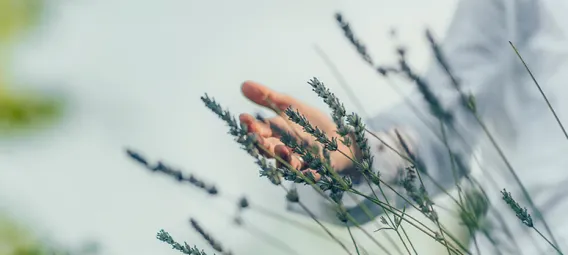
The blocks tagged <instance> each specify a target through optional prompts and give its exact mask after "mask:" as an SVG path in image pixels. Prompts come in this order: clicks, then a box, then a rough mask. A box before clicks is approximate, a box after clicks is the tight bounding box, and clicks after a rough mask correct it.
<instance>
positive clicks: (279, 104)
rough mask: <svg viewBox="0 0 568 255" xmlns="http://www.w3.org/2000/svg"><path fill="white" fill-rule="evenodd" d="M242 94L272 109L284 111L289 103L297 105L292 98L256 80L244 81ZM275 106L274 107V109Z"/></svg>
mask: <svg viewBox="0 0 568 255" xmlns="http://www.w3.org/2000/svg"><path fill="white" fill-rule="evenodd" d="M241 90H242V92H243V95H244V96H245V97H247V98H248V99H249V100H251V101H253V102H254V103H256V104H258V105H260V106H264V107H267V108H270V109H271V110H273V111H276V112H277V113H279V112H278V111H284V110H286V108H288V107H290V106H291V105H292V106H294V107H299V104H300V103H299V102H298V101H297V100H295V99H294V98H292V97H290V96H287V95H284V94H282V93H279V92H276V91H274V90H272V89H270V88H268V87H266V86H264V85H261V84H260V83H258V82H254V81H245V82H244V83H243V85H242V87H241ZM274 108H276V109H274Z"/></svg>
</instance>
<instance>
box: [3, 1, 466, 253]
mask: <svg viewBox="0 0 568 255" xmlns="http://www.w3.org/2000/svg"><path fill="white" fill-rule="evenodd" d="M455 2H456V0H439V1H423V0H399V1H385V0H372V1H371V0H364V1H363V0H362V1H338V0H334V1H328V0H325V1H324V0H312V1H299V0H293V1H292V0H287V1H283V0H277V1H276V0H273V1H262V0H240V1H195V0H145V1H141V0H96V1H95V0H79V1H63V0H58V1H52V2H50V6H49V7H50V8H49V10H48V11H47V12H48V15H47V16H46V22H45V25H44V27H42V29H41V30H40V31H39V32H38V33H37V34H36V35H33V36H31V37H30V38H29V39H28V40H25V41H24V42H22V44H21V45H20V46H19V47H18V49H17V50H15V54H14V58H15V61H14V65H13V68H14V72H15V78H16V79H17V80H18V82H19V83H20V84H25V85H29V86H33V87H37V88H40V89H44V90H48V91H56V92H58V93H63V94H65V95H66V96H67V97H68V98H69V100H70V101H71V102H72V105H71V108H72V111H70V114H69V117H68V118H67V119H66V120H65V121H64V123H62V124H61V125H59V126H57V127H54V128H52V129H51V130H49V131H44V132H43V133H41V134H38V135H36V136H34V137H27V138H21V139H14V140H12V141H1V142H0V145H1V146H2V147H3V148H2V151H3V153H2V154H0V157H1V158H0V162H1V163H0V169H1V170H0V195H1V196H0V198H1V200H0V205H2V206H4V207H5V208H7V209H8V210H10V211H12V212H15V213H18V215H20V216H21V217H23V218H24V219H26V220H29V221H30V222H33V223H34V225H35V226H37V228H38V231H41V232H42V233H44V234H45V235H49V238H51V239H54V240H57V241H60V242H63V243H70V244H73V243H76V242H80V241H84V240H90V239H95V240H98V241H100V242H101V243H102V245H103V247H104V252H103V254H105V255H106V254H108V255H124V254H137V255H155V254H164V255H167V254H177V253H176V252H174V251H172V250H171V249H170V248H169V247H167V246H166V245H165V244H162V243H160V242H159V241H157V240H156V239H155V233H156V232H157V231H158V230H159V229H161V228H164V229H166V230H169V231H170V232H171V233H172V235H174V237H177V239H179V240H186V241H188V242H190V243H194V244H197V245H198V246H200V247H203V248H206V250H208V251H210V249H208V247H207V245H206V244H205V243H204V242H203V240H201V238H199V237H198V236H197V235H196V234H195V233H194V232H193V231H192V230H191V229H190V228H189V224H188V223H187V220H188V218H189V217H190V216H193V217H196V218H197V219H199V220H200V221H201V223H202V225H203V226H204V227H205V228H207V229H208V230H210V231H211V232H212V233H213V234H214V236H215V237H216V238H217V239H219V240H221V241H222V242H223V243H225V244H226V245H227V246H229V247H231V248H232V249H233V250H234V251H235V254H277V252H276V251H273V250H271V248H270V247H269V246H266V245H260V246H256V244H255V246H251V243H255V242H256V240H255V239H252V238H251V237H250V235H248V234H246V233H243V232H242V230H239V229H234V228H233V227H232V226H231V225H230V224H231V219H230V218H229V217H227V214H232V212H233V211H234V209H235V208H234V205H233V204H229V203H226V201H222V200H219V199H217V200H215V199H209V198H208V197H207V196H206V195H203V194H202V193H201V192H199V191H197V190H195V189H193V188H190V187H183V186H179V185H177V184H176V183H175V182H174V181H172V180H170V179H167V178H162V177H161V176H158V175H152V174H149V173H147V172H145V171H143V169H140V168H139V167H138V166H137V165H135V164H133V163H132V162H131V161H129V160H128V159H127V158H126V157H125V155H124V153H123V149H124V147H132V148H136V149H137V150H139V151H141V152H143V153H144V154H146V155H148V156H149V157H151V158H152V159H159V158H161V159H164V160H166V161H167V162H169V163H170V164H172V165H174V166H178V167H181V168H183V169H184V170H186V171H188V172H189V171H191V172H193V173H195V174H197V175H198V176H200V177H203V178H204V179H206V180H210V181H213V182H215V183H216V184H217V186H218V187H219V189H220V190H221V192H224V193H228V194H231V196H233V197H236V196H239V195H240V194H247V195H248V197H249V198H250V199H251V200H253V201H256V202H257V203H262V204H264V205H266V206H267V207H272V208H273V209H274V210H281V211H284V197H283V193H282V192H281V190H280V189H278V188H276V187H273V186H272V185H270V184H269V183H268V181H266V180H265V179H260V178H259V177H258V170H257V168H256V167H255V166H254V165H253V163H252V160H251V159H250V158H249V157H247V156H246V155H245V154H244V152H241V151H240V150H239V149H238V146H237V144H235V143H234V142H233V141H232V140H231V137H229V136H228V135H226V131H227V129H226V128H225V126H224V124H223V123H222V122H221V121H220V120H218V119H217V118H216V117H215V116H214V115H213V114H212V113H211V112H209V111H208V110H207V109H206V108H205V107H204V106H203V104H202V102H201V101H200V100H199V97H200V96H201V95H203V94H204V93H208V94H209V95H210V96H214V97H215V98H216V99H217V100H218V101H219V102H220V103H221V104H222V105H224V106H226V107H229V108H230V109H231V110H232V112H233V113H234V114H238V113H240V112H253V111H254V110H255V109H257V107H255V106H254V105H252V104H250V103H249V102H247V101H246V99H244V98H243V97H242V96H241V94H240V91H239V86H240V84H241V82H242V81H244V80H248V79H252V80H257V81H260V82H263V83H265V84H267V85H269V86H272V87H274V88H275V89H278V90H280V91H283V92H286V93H289V94H293V95H295V96H297V97H298V98H299V99H302V100H309V101H311V102H314V103H313V104H314V105H316V106H318V107H321V108H322V109H325V108H323V104H322V103H321V100H319V99H318V98H317V97H316V96H315V95H314V94H313V92H311V90H310V89H309V87H308V85H307V83H306V82H307V80H309V79H310V78H312V77H314V76H315V77H318V78H319V79H320V80H322V81H323V82H324V83H326V84H327V85H328V86H329V88H330V89H331V90H332V91H334V92H335V93H336V94H337V95H338V96H339V97H340V98H342V99H343V100H344V102H345V104H346V106H347V107H348V109H350V110H356V109H354V108H353V104H352V102H350V101H349V100H348V98H347V97H346V96H345V92H344V91H343V90H342V89H341V87H340V86H339V85H338V84H337V82H336V80H335V79H334V77H333V75H332V74H331V73H330V71H329V70H328V69H327V68H326V66H325V65H324V63H323V61H322V60H321V59H320V58H319V57H318V56H317V55H316V53H315V51H314V49H313V45H314V44H318V45H319V46H321V48H323V49H324V51H326V53H327V54H328V55H329V56H330V57H331V58H332V59H333V61H334V62H335V64H336V65H337V66H338V67H339V68H340V69H341V70H342V72H343V74H344V76H345V77H346V79H347V81H348V82H349V84H350V85H351V86H352V87H353V89H355V90H356V91H357V92H356V93H357V95H358V97H359V98H360V100H361V102H362V104H363V105H365V107H366V110H367V111H368V112H371V113H377V112H378V111H380V110H381V109H382V108H384V107H385V106H387V105H389V104H392V103H393V102H395V101H396V100H397V96H396V94H395V93H393V91H391V90H390V89H389V88H388V85H387V84H386V83H385V82H384V81H383V80H381V79H380V78H378V76H377V75H376V74H375V73H374V72H373V71H372V70H371V69H370V68H369V67H368V66H366V65H365V64H364V63H363V61H361V59H360V58H359V57H358V56H357V54H356V53H355V50H354V49H353V48H352V47H351V45H349V44H348V42H347V40H346V39H345V38H343V36H342V33H341V31H340V30H339V29H338V27H337V26H336V24H335V21H334V18H333V14H334V13H335V12H336V11H341V12H342V13H343V14H344V15H345V17H346V18H347V19H348V20H349V21H350V22H351V24H352V27H353V29H354V31H355V32H356V33H357V34H358V35H359V37H360V38H361V39H362V40H363V41H364V42H366V44H367V47H368V49H369V51H370V53H371V55H372V56H373V57H374V58H375V59H376V60H377V61H385V62H389V61H393V59H394V57H395V54H394V44H393V42H392V40H391V39H389V36H388V34H389V30H390V28H391V27H396V28H397V29H398V33H399V37H400V41H402V42H403V43H404V44H405V45H407V46H408V47H409V49H410V52H409V53H410V60H411V61H412V63H413V64H414V65H415V66H416V67H417V68H418V70H424V68H425V67H426V66H427V64H428V58H429V52H428V50H427V46H426V43H425V38H424V37H423V35H424V33H423V32H424V28H425V27H426V26H428V27H430V28H432V29H433V31H434V32H435V33H436V34H437V35H438V36H439V37H442V36H443V34H444V31H445V29H446V26H447V25H448V24H449V21H450V18H451V15H452V11H453V10H454V7H455ZM5 151H6V152H5ZM291 217H295V216H293V215H291ZM298 217H299V216H298ZM250 220H252V221H253V222H254V223H255V224H256V225H258V226H262V227H263V228H264V229H267V230H272V231H274V230H275V228H277V227H275V225H274V224H273V223H272V221H270V220H267V219H264V218H260V217H251V218H250ZM281 228H282V226H279V227H278V230H280V231H281V233H292V232H290V230H286V229H281ZM286 231H288V232H286ZM294 235H298V238H301V236H302V234H301V233H294ZM251 247H256V248H254V249H251ZM211 254H212V253H211Z"/></svg>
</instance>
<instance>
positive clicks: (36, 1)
mask: <svg viewBox="0 0 568 255" xmlns="http://www.w3.org/2000/svg"><path fill="white" fill-rule="evenodd" d="M42 4H43V1H42V0H0V43H6V41H9V40H11V39H12V38H13V37H14V36H15V35H17V34H18V33H20V32H22V31H23V30H26V29H28V28H30V27H32V25H34V23H35V22H37V21H38V18H39V14H40V10H41V7H42Z"/></svg>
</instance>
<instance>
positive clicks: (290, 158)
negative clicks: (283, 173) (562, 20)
mask: <svg viewBox="0 0 568 255" xmlns="http://www.w3.org/2000/svg"><path fill="white" fill-rule="evenodd" d="M275 153H276V155H277V156H279V157H280V158H282V159H283V160H284V161H286V162H287V163H288V164H289V165H286V166H284V165H283V164H282V163H280V162H277V164H280V165H279V166H280V167H289V166H291V167H293V168H294V169H296V170H300V171H301V172H302V173H303V174H304V175H308V174H311V175H313V176H314V180H315V181H318V180H319V179H320V178H321V175H320V174H318V173H317V171H316V170H313V169H306V170H302V169H303V168H305V163H303V161H300V156H299V155H298V154H296V153H292V150H290V148H288V147H286V146H284V145H278V146H276V148H275Z"/></svg>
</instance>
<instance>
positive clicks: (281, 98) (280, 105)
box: [239, 81, 356, 178]
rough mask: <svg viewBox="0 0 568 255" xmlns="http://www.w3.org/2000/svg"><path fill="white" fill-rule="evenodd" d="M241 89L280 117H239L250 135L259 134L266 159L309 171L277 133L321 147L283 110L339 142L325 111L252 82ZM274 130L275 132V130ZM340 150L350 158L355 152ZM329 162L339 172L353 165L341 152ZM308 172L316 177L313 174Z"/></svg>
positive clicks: (244, 114) (246, 83)
mask: <svg viewBox="0 0 568 255" xmlns="http://www.w3.org/2000/svg"><path fill="white" fill-rule="evenodd" d="M241 89H242V93H243V94H244V96H245V97H247V98H248V99H249V100H251V101H252V102H254V103H256V104H258V105H260V106H263V107H267V108H269V109H271V110H273V111H274V112H276V114H277V115H278V116H275V117H272V118H267V119H266V120H265V121H264V122H262V121H260V120H257V119H256V118H255V117H253V116H252V115H250V114H246V113H243V114H241V115H240V116H239V119H240V121H241V123H243V124H245V125H246V127H247V128H248V131H249V132H250V133H254V134H256V136H257V138H258V142H259V144H260V146H262V147H264V148H265V149H266V150H267V153H264V154H265V156H267V157H269V158H273V157H274V155H277V156H278V157H280V158H282V159H284V160H285V161H287V162H288V163H289V164H290V165H291V166H292V167H294V168H296V169H298V170H302V171H306V169H304V168H305V166H304V164H303V163H302V160H301V158H300V157H299V155H296V154H295V153H293V152H292V151H291V149H290V148H288V147H286V146H285V145H284V144H283V143H282V142H281V141H280V134H279V133H278V132H277V130H282V131H284V132H287V133H289V134H291V135H293V136H294V137H296V138H297V139H298V140H300V141H304V142H307V143H308V144H310V145H316V146H319V148H321V147H322V146H321V144H319V143H318V142H316V140H315V139H314V138H313V137H312V136H311V135H310V134H308V133H306V132H304V130H303V129H302V127H301V126H299V125H297V124H296V123H293V122H292V121H290V120H288V117H287V116H286V115H285V114H284V110H286V109H287V108H288V107H291V108H292V109H294V110H297V111H299V112H300V113H301V114H302V115H304V116H305V117H306V119H307V120H308V121H309V122H310V123H311V124H312V125H313V126H314V127H318V128H319V129H321V130H322V131H324V132H325V133H326V134H327V136H328V138H329V139H331V138H332V137H337V138H339V136H338V135H337V133H336V130H337V128H336V125H335V123H334V122H333V121H332V120H331V118H330V117H329V116H328V115H327V114H325V113H323V112H322V111H320V110H318V109H316V108H313V107H311V106H309V105H307V104H305V103H303V102H300V101H298V100H296V99H295V98H293V97H290V96H287V95H284V94H281V93H278V92H276V91H274V90H272V89H270V88H268V87H265V86H263V85H261V84H259V83H256V82H253V81H246V82H244V83H243V85H242V88H241ZM271 126H274V127H276V128H274V129H273V128H271ZM338 148H339V150H341V151H342V152H345V153H346V154H347V155H350V151H353V152H355V151H356V148H355V147H353V148H348V147H347V146H345V145H344V144H342V143H341V142H338ZM350 149H351V150H350ZM262 151H263V150H261V152H262ZM350 156H351V155H350ZM330 160H331V165H332V166H333V168H334V169H335V170H336V171H337V172H340V171H342V170H345V169H348V168H350V167H351V166H352V161H351V160H350V159H349V158H347V157H345V156H344V155H342V154H341V153H339V152H331V153H330ZM308 170H309V171H312V172H313V173H314V174H315V171H314V170H311V169H308ZM315 176H316V178H318V177H319V176H318V175H317V174H315Z"/></svg>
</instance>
